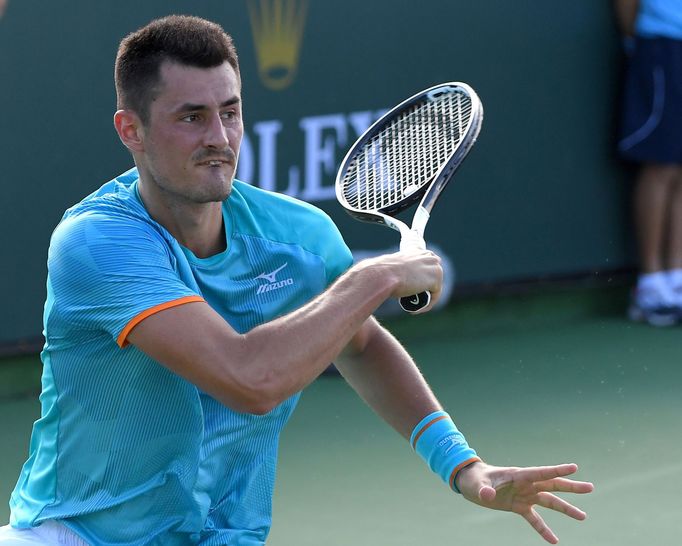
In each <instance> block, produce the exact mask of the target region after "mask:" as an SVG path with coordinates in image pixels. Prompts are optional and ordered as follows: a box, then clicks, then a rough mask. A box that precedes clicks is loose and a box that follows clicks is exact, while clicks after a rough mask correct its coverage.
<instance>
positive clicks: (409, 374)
mask: <svg viewBox="0 0 682 546" xmlns="http://www.w3.org/2000/svg"><path fill="white" fill-rule="evenodd" d="M336 365H337V368H338V369H339V371H340V372H341V374H342V375H343V376H344V378H345V379H346V381H348V383H349V384H350V385H351V386H352V387H353V389H354V390H355V391H356V392H357V393H358V394H359V395H360V396H361V398H362V399H363V400H364V401H365V402H366V403H367V404H368V405H369V406H370V407H371V408H372V409H373V410H374V411H375V412H376V413H377V414H378V415H379V416H381V417H382V418H383V419H384V420H385V421H386V422H387V423H388V424H389V425H391V426H392V427H393V428H394V429H395V430H396V431H397V432H399V433H400V434H401V435H402V436H403V437H404V438H406V439H409V437H410V434H411V433H412V430H413V429H414V427H415V425H416V424H417V423H418V422H419V421H420V420H421V419H422V418H423V417H424V416H426V415H428V414H430V413H433V412H434V411H438V410H440V409H441V406H440V404H439V403H438V400H437V399H436V397H435V396H434V394H433V392H432V391H431V389H430V388H429V386H428V384H427V382H426V380H425V379H424V377H423V375H422V374H421V372H420V371H419V369H418V367H417V366H416V364H415V363H414V361H413V360H412V358H411V357H410V355H409V354H408V353H407V351H406V350H405V349H404V348H403V346H402V345H401V344H400V343H399V342H398V341H397V340H396V339H395V338H394V337H393V336H392V335H391V334H390V333H389V332H388V331H387V330H386V329H384V328H383V327H382V326H380V325H379V324H378V323H377V322H376V320H374V319H370V320H369V321H367V324H366V325H365V326H364V327H363V330H362V331H361V332H360V333H359V334H358V336H357V337H356V338H355V340H354V344H353V345H352V346H351V347H349V350H348V351H346V352H345V353H344V354H343V355H342V357H341V358H340V359H338V360H337V361H336Z"/></svg>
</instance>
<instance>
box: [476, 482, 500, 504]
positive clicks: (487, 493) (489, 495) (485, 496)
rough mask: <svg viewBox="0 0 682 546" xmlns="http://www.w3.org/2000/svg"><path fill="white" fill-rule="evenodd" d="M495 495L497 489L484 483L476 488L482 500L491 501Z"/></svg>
mask: <svg viewBox="0 0 682 546" xmlns="http://www.w3.org/2000/svg"><path fill="white" fill-rule="evenodd" d="M496 496H497V491H495V488H494V487H490V486H489V485H484V486H483V487H481V488H480V489H479V490H478V498H479V499H481V501H483V502H493V501H494V500H495V497H496Z"/></svg>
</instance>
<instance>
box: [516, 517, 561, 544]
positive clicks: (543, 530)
mask: <svg viewBox="0 0 682 546" xmlns="http://www.w3.org/2000/svg"><path fill="white" fill-rule="evenodd" d="M522 515H523V519H525V520H526V521H527V522H528V523H530V525H531V527H532V528H533V529H535V530H536V531H537V532H538V533H539V534H540V536H541V537H542V538H544V539H545V540H546V541H547V542H549V543H550V544H556V543H558V542H559V538H558V537H557V536H556V535H555V534H554V533H553V532H552V530H551V529H550V528H549V527H548V526H547V524H546V523H545V520H543V519H542V518H541V517H540V514H538V513H537V512H536V511H535V510H533V509H532V508H531V509H530V510H529V511H528V512H527V513H525V514H522Z"/></svg>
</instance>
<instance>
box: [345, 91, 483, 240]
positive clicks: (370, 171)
mask: <svg viewBox="0 0 682 546" xmlns="http://www.w3.org/2000/svg"><path fill="white" fill-rule="evenodd" d="M482 120H483V107H482V105H481V101H480V99H479V98H478V96H477V95H476V93H475V91H474V90H473V89H472V88H471V87H470V86H468V85H467V84H465V83H461V82H448V83H443V84H439V85H435V86H433V87H430V88H428V89H425V90H423V91H420V92H419V93H416V94H415V95H413V96H412V97H410V98H408V99H406V100H405V101H403V102H401V103H400V104H398V105H397V106H395V107H394V108H392V109H391V110H389V111H388V112H386V113H385V114H384V115H383V116H382V117H381V118H379V119H378V120H377V121H376V122H374V123H373V124H372V125H371V126H370V127H369V128H368V129H367V130H366V131H365V132H364V133H363V134H362V135H361V136H360V137H359V138H358V140H357V141H356V142H355V143H354V144H353V146H352V147H351V148H350V150H349V151H348V153H347V154H346V156H345V158H344V159H343V161H342V162H341V166H340V168H339V171H338V174H337V177H336V184H335V189H336V197H337V200H338V201H339V203H340V204H341V205H342V206H343V207H344V208H345V209H346V211H347V212H348V213H349V214H351V215H352V216H353V217H355V218H357V219H359V220H362V221H365V222H376V223H380V224H385V225H388V226H389V227H392V228H394V229H399V228H401V227H402V226H401V222H399V221H397V220H395V219H394V218H393V216H394V215H396V214H399V213H400V212H401V211H403V210H405V209H407V208H409V207H410V206H412V205H413V204H414V203H415V202H417V201H419V200H420V199H421V201H422V202H421V206H422V207H424V208H425V209H426V211H427V212H430V210H431V208H432V207H433V204H434V203H435V201H436V199H437V198H438V196H439V195H440V193H441V192H442V190H443V189H444V187H445V185H446V184H447V182H448V181H449V180H450V178H451V177H452V175H453V174H454V172H455V170H456V169H457V167H459V165H460V164H461V162H462V160H463V159H464V157H466V155H467V153H468V151H469V150H470V149H471V146H472V145H473V144H474V142H475V141H476V137H477V136H478V133H479V131H480V127H481V122H482ZM403 225H404V224H403Z"/></svg>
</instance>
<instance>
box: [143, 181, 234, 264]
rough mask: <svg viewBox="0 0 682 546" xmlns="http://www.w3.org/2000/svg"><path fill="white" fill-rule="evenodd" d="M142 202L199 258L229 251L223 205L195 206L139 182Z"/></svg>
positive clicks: (157, 188) (149, 184) (218, 203)
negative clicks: (227, 249)
mask: <svg viewBox="0 0 682 546" xmlns="http://www.w3.org/2000/svg"><path fill="white" fill-rule="evenodd" d="M138 190H139V192H140V198H141V199H142V203H143V204H144V206H145V208H146V209H147V212H148V213H149V215H150V216H151V217H152V218H153V219H154V220H155V221H156V222H158V223H159V224H161V225H162V226H163V227H164V228H166V229H167V230H168V232H169V233H170V234H171V235H172V236H173V237H175V239H176V240H177V241H178V242H179V243H180V244H181V245H182V246H184V247H186V248H188V249H189V250H191V251H192V253H193V254H194V255H195V256H196V257H197V258H208V257H209V256H213V255H215V254H218V253H220V252H222V251H224V250H225V249H226V248H227V241H226V238H225V228H224V225H223V224H224V222H223V212H222V203H221V202H211V203H192V202H189V201H186V200H182V199H181V198H178V197H177V196H174V195H171V194H169V193H167V192H165V191H164V190H162V189H160V188H159V187H158V186H157V185H155V184H153V183H144V181H143V180H142V177H140V181H139V182H138Z"/></svg>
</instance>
